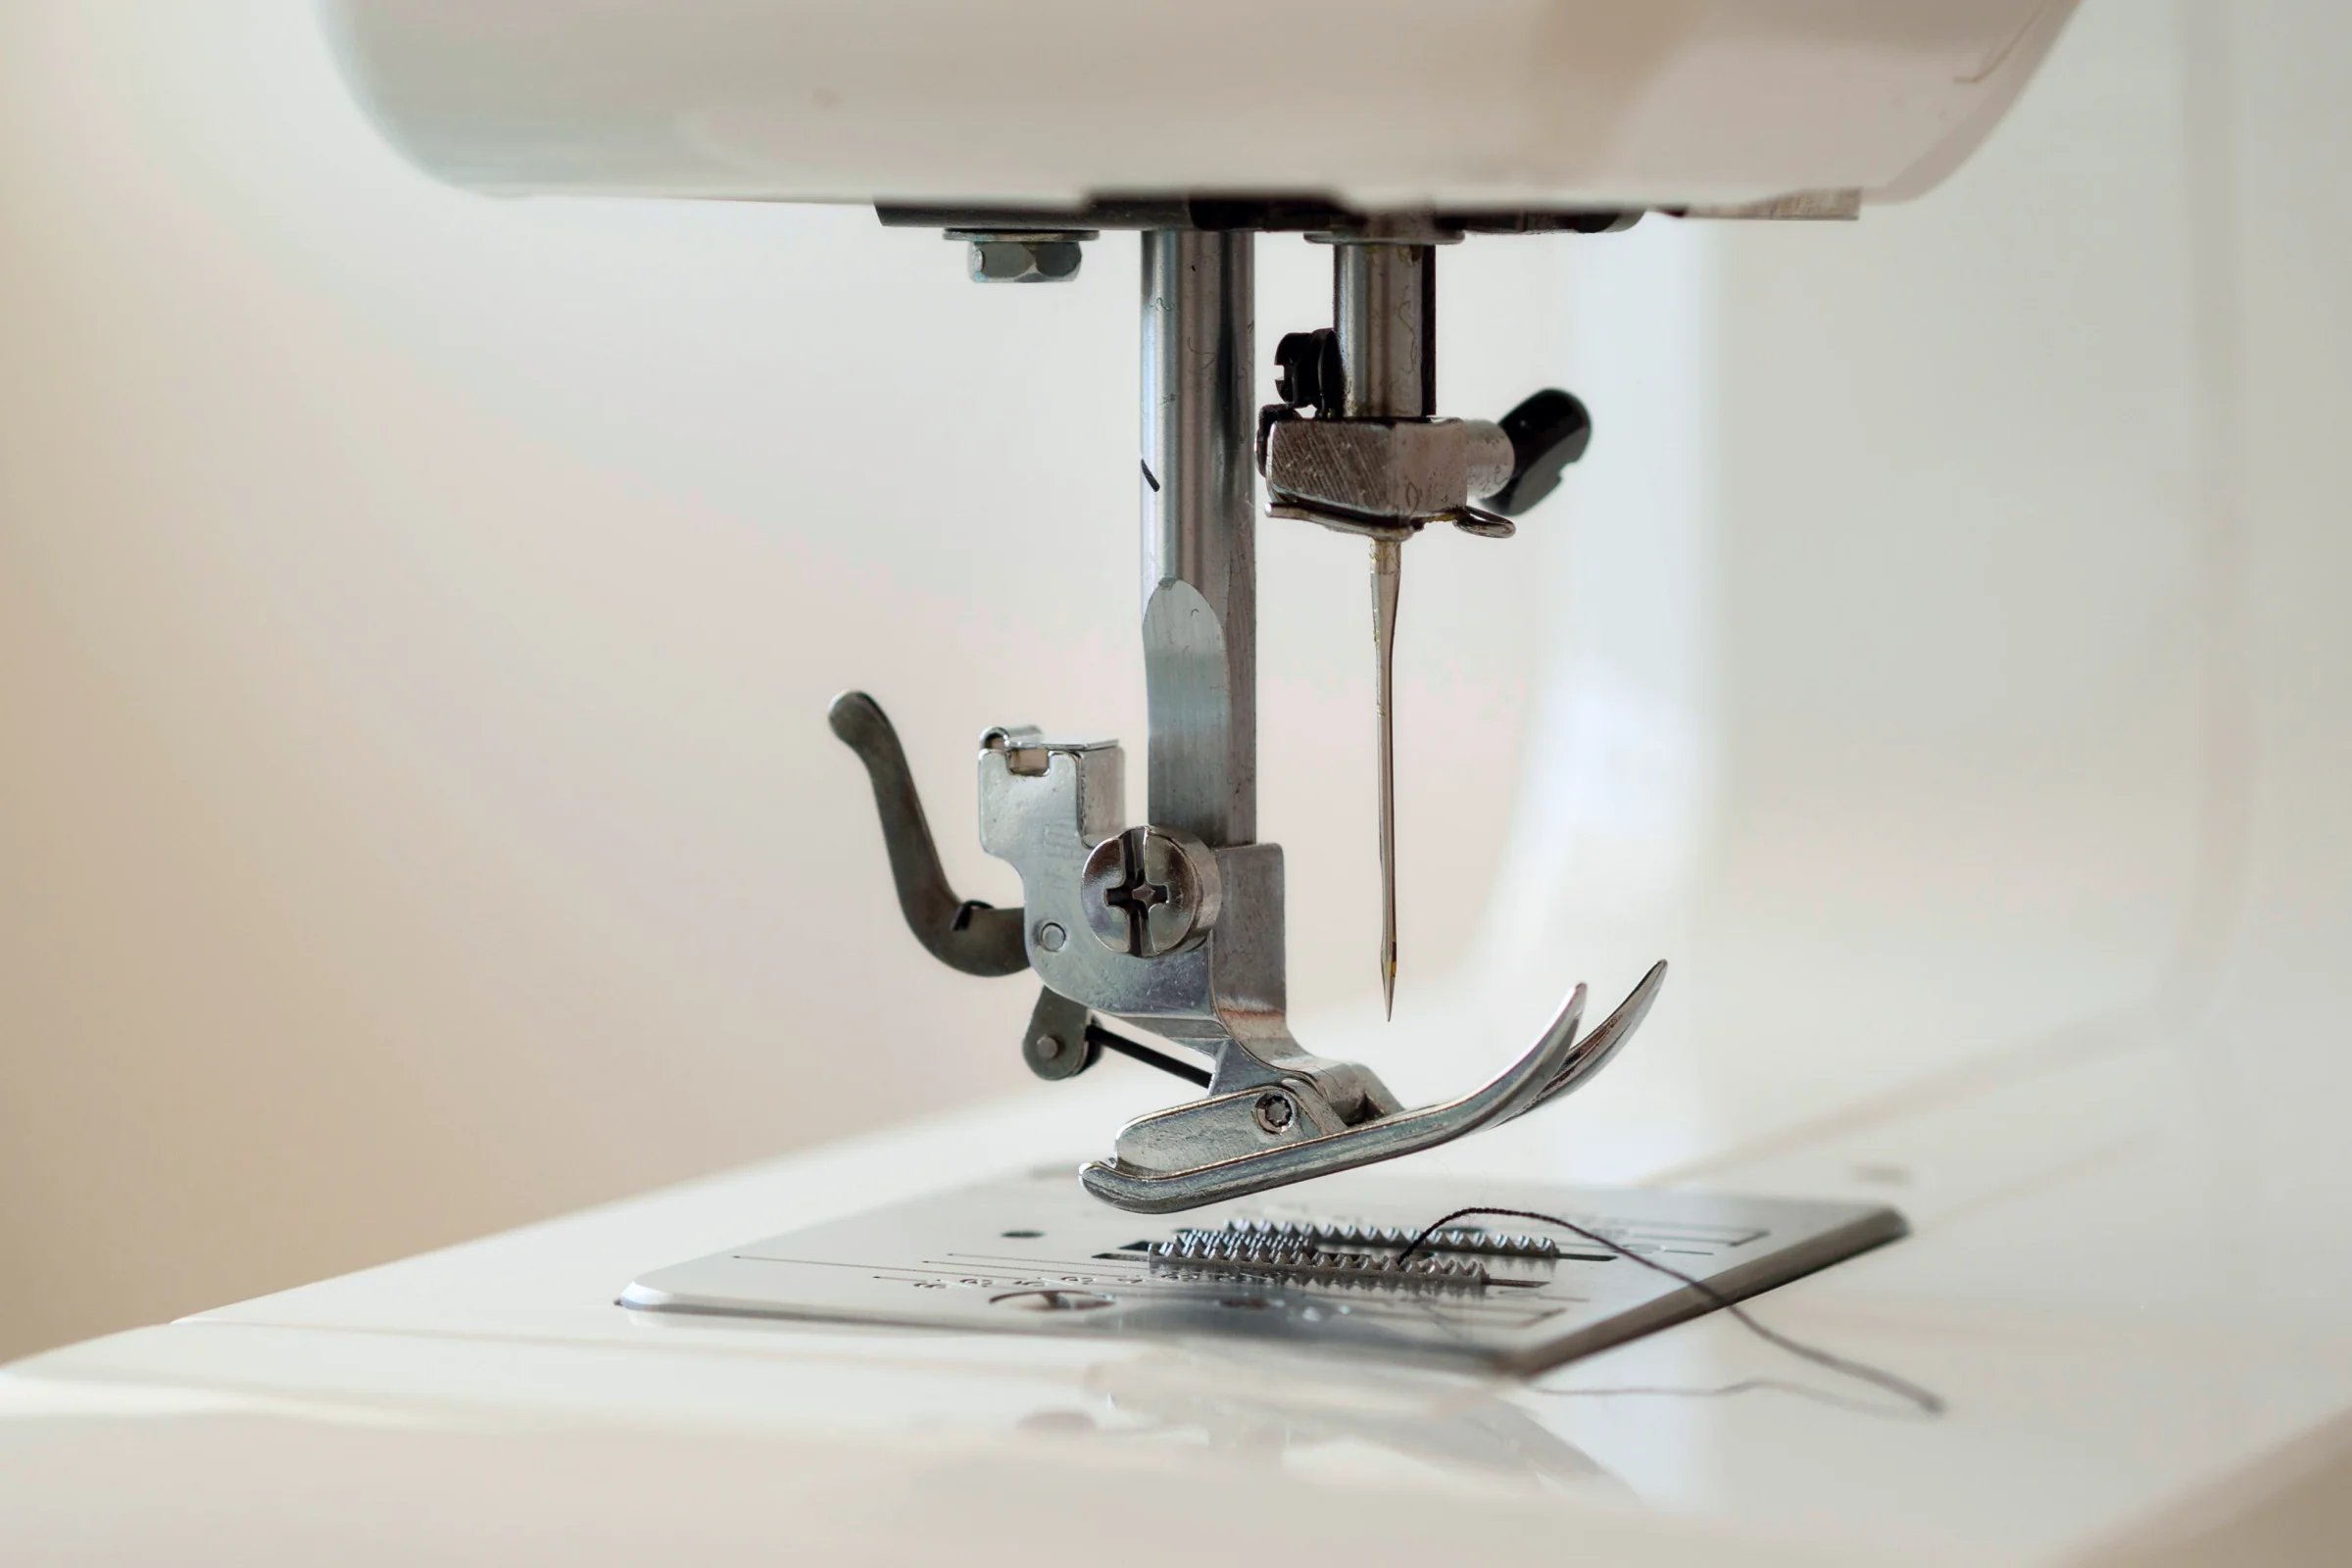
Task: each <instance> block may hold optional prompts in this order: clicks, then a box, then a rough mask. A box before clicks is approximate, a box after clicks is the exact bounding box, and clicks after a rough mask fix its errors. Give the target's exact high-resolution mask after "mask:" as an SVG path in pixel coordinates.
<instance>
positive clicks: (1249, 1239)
mask: <svg viewBox="0 0 2352 1568" xmlns="http://www.w3.org/2000/svg"><path fill="white" fill-rule="evenodd" d="M1150 1256H1151V1259H1152V1266H1153V1267H1154V1268H1171V1267H1172V1268H1181V1269H1185V1270H1188V1271H1190V1272H1194V1273H1202V1274H1207V1275H1208V1276H1210V1277H1214V1276H1216V1275H1219V1274H1222V1275H1224V1276H1225V1277H1227V1278H1235V1277H1243V1278H1246V1277H1248V1276H1250V1275H1252V1274H1256V1275H1270V1276H1273V1277H1275V1278H1278V1279H1279V1278H1290V1279H1311V1280H1325V1281H1338V1282H1342V1283H1346V1284H1350V1285H1386V1286H1407V1287H1410V1286H1424V1287H1426V1286H1433V1285H1437V1286H1446V1287H1450V1288H1452V1289H1454V1290H1466V1291H1483V1290H1485V1289H1486V1288H1487V1287H1488V1286H1489V1285H1490V1284H1492V1283H1493V1277H1492V1276H1490V1275H1489V1274H1488V1273H1487V1270H1486V1266H1485V1265H1484V1264H1481V1263H1475V1262H1471V1261H1469V1260H1468V1259H1459V1258H1449V1257H1434V1256H1429V1255H1426V1254H1423V1255H1417V1256H1414V1257H1409V1258H1399V1257H1397V1256H1395V1255H1393V1254H1390V1253H1384V1252H1348V1251H1334V1250H1329V1249H1326V1248H1321V1247H1316V1246H1314V1245H1312V1244H1311V1243H1308V1242H1304V1241H1300V1240H1297V1239H1294V1238H1290V1237H1281V1236H1259V1235H1247V1234H1242V1233H1239V1232H1235V1231H1230V1230H1225V1231H1202V1230H1184V1231H1179V1232H1177V1233H1176V1236H1175V1238H1174V1239H1173V1240H1171V1241H1165V1242H1154V1243H1152V1247H1151V1249H1150Z"/></svg>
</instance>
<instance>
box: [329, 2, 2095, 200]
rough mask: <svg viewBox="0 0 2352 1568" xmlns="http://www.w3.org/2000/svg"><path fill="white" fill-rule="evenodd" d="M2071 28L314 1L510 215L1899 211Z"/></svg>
mask: <svg viewBox="0 0 2352 1568" xmlns="http://www.w3.org/2000/svg"><path fill="white" fill-rule="evenodd" d="M2073 9H2074V6H2073V0H1926V3H1912V4H1905V5H1900V6H1856V5H1851V4H1840V3H1835V0H1639V3H1631V4H1629V3H1627V0H1474V3H1467V4H1465V3H1451V4H1431V3H1428V0H1377V3H1366V0H1312V3H1307V4H1298V3H1294V4H1289V5H1280V6H1265V5H1258V4H1252V3H1250V0H1211V3H1202V0H1143V3H1129V4H1123V5H1117V6H1103V5H1100V4H1096V3H1093V0H989V3H984V4H973V3H970V0H886V3H876V0H761V3H759V4H753V5H744V4H740V3H735V0H727V3H700V0H696V3H672V4H668V5H663V6H660V7H642V6H629V5H612V4H604V5H595V6H560V5H553V4H550V3H548V0H330V3H329V4H328V5H327V6H326V8H325V12H326V15H327V16H328V18H329V20H330V25H332V26H333V27H334V29H335V32H336V36H337V38H338V40H339V42H340V46H341V53H342V56H343V59H344V61H345V62H346V67H347V69H348V70H349V71H350V73H351V74H352V77H353V81H354V84H355V86H356V87H357V88H358V90H359V91H360V92H361V94H362V96H363V97H364V98H365V99H366V101H367V102H368V104H369V105H370V107H371V108H372V110H373V111H374V114H375V116H376V118H377V120H378V122H379V123H381V124H382V126H383V127H384V130H385V132H386V133H387V134H388V135H390V136H391V137H392V138H393V140H394V141H396V142H397V143H399V144H400V146H401V147H402V148H404V149H405V150H406V151H407V152H408V153H409V155H410V156H411V157H412V158H415V159H416V160H417V162H418V163H419V164H421V165H422V166H423V167H425V168H426V169H429V170H431V171H432V172H435V173H437V174H439V175H440V176H441V177H443V178H445V179H450V180H454V181H456V182H457V183H459V184H462V185H466V186H469V187H471V188H473V189H477V190H486V191H496V192H500V193H504V194H510V195H520V194H526V193H541V192H551V191H558V192H568V193H572V194H594V195H638V196H724V197H738V198H758V199H770V200H779V199H780V200H830V201H874V200H877V199H897V200H912V201H922V200H930V199H952V198H962V199H965V200H972V201H988V200H996V201H1007V200H1031V201H1043V202H1066V201H1073V200H1076V199H1079V198H1081V197H1084V196H1087V195H1100V194H1121V193H1134V192H1166V191H1178V192H1194V191H1201V192H1215V193H1232V192H1247V191H1275V192H1282V193H1288V194H1297V193H1306V194H1316V195H1330V196H1334V197H1337V198H1340V199H1342V200H1347V201H1352V202H1356V203H1360V204H1363V205H1367V206H1372V207H1382V206H1397V205H1414V204H1428V203H1431V202H1445V203H1452V204H1457V205H1465V206H1503V207H1508V206H1514V205H1525V204H1569V205H1573V204H1578V203H1584V204H1589V205H1595V206H1607V205H1610V204H1614V203H1677V202H1741V201H1755V200H1761V199H1764V198H1768V197H1772V196H1779V195H1783V194H1786V193H1789V192H1791V191H1804V190H1822V189H1835V190H1848V189H1859V190H1864V191H1867V192H1869V193H1870V194H1871V195H1872V197H1874V198H1877V199H1887V198H1899V197H1903V196H1909V195H1916V194H1918V193H1919V192H1920V191H1922V190H1924V189H1926V188H1928V187H1929V186H1930V185H1933V184H1934V183H1936V181H1937V180H1939V179H1941V178H1942V177H1943V176H1944V175H1945V174H1947V173H1949V172H1951V171H1952V170H1953V169H1954V168H1956V167H1958V165H1959V164H1960V162H1961V160H1963V159H1964V158H1966V157H1967V156H1968V154H1969V153H1970V152H1971V151H1973V150H1974V149H1975V147H1976V145H1977V143H1978V142H1980V141H1982V140H1983V139H1984V137H1985V133H1986V132H1987V131H1989V130H1990V129H1991V127H1992V124H1993V123H1994V122H1995V121H1996V120H1998V118H1999V116H2000V114H2001V112H2002V111H2003V110H2004V109H2005V108H2006V107H2007V106H2008V104H2009V103H2010V101H2011V100H2012V99H2014V98H2015V97H2016V95H2017V93H2018V92H2019V91H2020V89H2022V88H2023V87H2024V85H2025V83H2026V80H2027V78H2028V77H2030V76H2031V75H2032V74H2033V72H2034V68H2035V67H2036V66H2037V65H2039V64H2040V61H2041V57H2042V55H2043V53H2044V52H2045V51H2047V50H2048V48H2049V46H2050V43H2051V40H2052V39H2053V38H2055V37H2056V36H2057V34H2058V30H2059V28H2060V26H2061V25H2063V24H2064V22H2065V20H2066V17H2067V15H2068V14H2069V13H2070V12H2071V11H2072V10H2073Z"/></svg>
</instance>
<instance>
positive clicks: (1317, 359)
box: [1274, 326, 1347, 414]
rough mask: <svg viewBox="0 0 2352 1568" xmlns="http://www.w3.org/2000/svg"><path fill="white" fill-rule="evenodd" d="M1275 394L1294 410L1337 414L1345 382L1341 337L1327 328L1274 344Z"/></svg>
mask: <svg viewBox="0 0 2352 1568" xmlns="http://www.w3.org/2000/svg"><path fill="white" fill-rule="evenodd" d="M1274 364H1275V366H1276V367H1277V368H1278V369H1279V372H1280V373H1278V374H1277V375H1276V376H1275V377H1274V395H1275V396H1276V397H1278V398H1280V399H1282V401H1283V402H1285V403H1287V404H1289V405H1290V406H1291V407H1292V408H1294V409H1313V410H1314V411H1315V412H1316V413H1318V414H1337V413H1339V412H1340V401H1341V398H1342V396H1343V395H1344V389H1345V387H1346V384H1347V383H1346V380H1345V378H1344V377H1343V375H1342V373H1341V370H1340V335H1339V334H1338V333H1337V332H1334V331H1333V330H1332V329H1331V328H1330V327H1328V326H1320V327H1317V328H1315V330H1313V331H1312V332H1286V333H1284V334H1283V338H1282V341H1281V342H1280V343H1277V344H1276V345H1274Z"/></svg>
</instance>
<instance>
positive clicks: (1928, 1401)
mask: <svg viewBox="0 0 2352 1568" xmlns="http://www.w3.org/2000/svg"><path fill="white" fill-rule="evenodd" d="M1473 1214H1495V1215H1500V1216H1502V1217H1504V1218H1507V1219H1532V1220H1538V1221H1540V1222H1542V1223H1543V1224H1545V1225H1557V1226H1558V1227H1559V1228H1560V1229H1562V1230H1564V1231H1573V1232H1575V1233H1576V1234H1577V1235H1579V1236H1581V1237H1583V1238H1584V1239H1585V1240H1586V1241H1588V1242H1591V1243H1593V1245H1595V1246H1598V1247H1605V1248H1607V1249H1608V1250H1610V1251H1612V1252H1615V1253H1616V1254H1617V1255H1618V1256H1619V1257H1629V1258H1632V1259H1633V1260H1634V1261H1635V1262H1637V1263H1639V1264H1641V1265H1642V1267H1643V1268H1647V1269H1655V1270H1656V1271H1657V1272H1659V1273H1660V1274H1663V1275H1665V1276H1666V1277H1667V1278H1668V1279H1672V1280H1679V1281H1681V1282H1682V1283H1683V1284H1685V1285H1688V1286H1690V1287H1691V1289H1692V1290H1694V1291H1696V1292H1697V1293H1698V1294H1699V1295H1700V1296H1702V1297H1704V1298H1705V1299H1706V1300H1707V1302H1708V1304H1710V1305H1712V1306H1714V1307H1715V1308H1717V1309H1718V1310H1720V1311H1724V1312H1729V1313H1730V1314H1731V1315H1732V1316H1733V1317H1734V1318H1735V1319H1737V1320H1738V1321H1739V1323H1740V1327H1741V1328H1744V1329H1746V1330H1747V1331H1748V1332H1749V1333H1750V1334H1753V1335H1754V1336H1755V1337H1756V1338H1757V1339H1759V1340H1762V1341H1763V1342H1764V1343H1765V1344H1767V1345H1770V1346H1773V1347H1775V1348H1779V1349H1783V1350H1786V1351H1788V1352H1789V1354H1790V1355H1793V1356H1798V1357H1800V1358H1802V1359H1804V1360H1807V1361H1810V1362H1812V1363H1813V1364H1814V1365H1815V1366H1825V1367H1828V1368H1829V1369H1830V1370H1831V1371H1833V1372H1837V1373H1840V1374H1842V1375H1844V1376H1846V1377H1849V1378H1859V1379H1860V1380H1861V1381H1862V1382H1864V1383H1868V1384H1872V1385H1875V1386H1876V1387H1878V1388H1882V1389H1885V1390H1886V1391H1887V1393H1889V1394H1892V1395H1896V1396H1898V1397H1901V1398H1905V1399H1908V1400H1910V1401H1911V1402H1912V1403H1913V1404H1915V1405H1917V1406H1919V1408H1920V1409H1922V1410H1924V1411H1926V1412H1927V1413H1928V1414H1929V1415H1941V1414H1943V1412H1944V1408H1945V1407H1944V1402H1943V1397H1942V1396H1941V1395H1939V1394H1935V1393H1932V1392H1930V1391H1929V1390H1927V1389H1923V1388H1921V1387H1920V1386H1919V1385H1918V1384H1916V1383H1914V1382H1912V1381H1911V1380H1910V1379H1909V1378H1906V1377H1900V1376H1897V1375H1896V1374H1895V1373H1892V1372H1887V1371H1882V1370H1881V1369H1879V1368H1878V1367H1875V1366H1871V1365H1869V1364H1868V1363H1867V1362H1862V1361H1849V1360H1847V1359H1846V1358H1845V1357H1844V1356H1842V1355H1838V1354H1835V1353H1833V1352H1832V1351H1829V1350H1824V1349H1821V1348H1818V1347H1816V1346H1811V1345H1807V1344H1806V1343H1805V1342H1804V1341H1802V1340H1793V1339H1790V1338H1789V1336H1788V1335H1786V1334H1783V1333H1781V1332H1780V1331H1779V1330H1778V1329H1772V1328H1767V1327H1765V1326H1764V1325H1763V1324H1762V1323H1760V1322H1758V1321H1757V1320H1756V1319H1755V1318H1754V1317H1753V1316H1752V1315H1751V1314H1750V1313H1749V1312H1748V1310H1747V1308H1745V1307H1743V1306H1741V1305H1740V1303H1739V1302H1737V1301H1735V1300H1733V1299H1731V1298H1730V1297H1728V1296H1726V1295H1724V1294H1723V1293H1722V1292H1721V1291H1719V1290H1717V1289H1715V1287H1713V1286H1712V1285H1709V1284H1707V1283H1706V1282H1705V1281H1704V1280H1700V1279H1695V1278H1693V1277H1692V1276H1691V1275H1689V1274H1686V1273H1684V1272H1683V1271H1682V1270H1681V1269H1679V1268H1676V1267H1675V1266H1674V1265H1673V1264H1671V1263H1661V1262H1659V1261H1658V1260H1657V1259H1656V1258H1654V1257H1646V1256H1644V1255H1642V1253H1640V1252H1637V1251H1635V1250H1633V1249H1632V1248H1630V1247H1624V1246H1621V1245H1619V1244H1618V1243H1616V1242H1614V1241H1611V1240H1610V1239H1609V1238H1608V1237H1606V1236H1603V1235H1601V1234H1600V1233H1599V1232H1598V1231H1589V1230H1587V1229H1585V1227H1583V1226H1582V1225H1579V1224H1577V1223H1576V1222H1575V1221H1574V1220H1566V1219H1562V1218H1560V1216H1559V1215H1557V1214H1539V1213H1537V1212H1536V1211H1534V1210H1533V1209H1526V1208H1490V1207H1488V1206H1486V1205H1485V1204H1476V1203H1474V1204H1472V1205H1471V1206H1470V1207H1468V1208H1457V1209H1455V1210H1454V1211H1453V1212H1452V1213H1450V1214H1446V1215H1441V1216H1440V1217H1439V1218H1437V1219H1434V1220H1432V1221H1430V1223H1429V1224H1428V1225H1426V1226H1424V1227H1422V1230H1421V1234H1419V1235H1418V1236H1415V1237H1414V1238H1413V1239H1412V1241H1411V1242H1410V1243H1408V1244H1407V1245H1406V1247H1405V1249H1404V1250H1403V1251H1401V1252H1399V1253H1397V1261H1398V1262H1399V1263H1401V1262H1403V1261H1404V1260H1405V1259H1406V1258H1408V1257H1411V1256H1412V1255H1413V1253H1414V1252H1415V1251H1417V1250H1419V1249H1420V1247H1421V1245H1422V1244H1423V1243H1424V1242H1426V1241H1428V1240H1429V1239H1430V1238H1431V1237H1432V1236H1434V1235H1436V1234H1437V1233H1438V1232H1439V1231H1442V1230H1444V1229H1445V1228H1446V1226H1448V1225H1450V1224H1452V1223H1453V1222H1454V1221H1455V1220H1457V1219H1467V1218H1469V1217H1470V1216H1471V1215H1473ZM1560 1392H1562V1393H1573V1392H1575V1391H1573V1390H1562V1391H1560Z"/></svg>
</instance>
